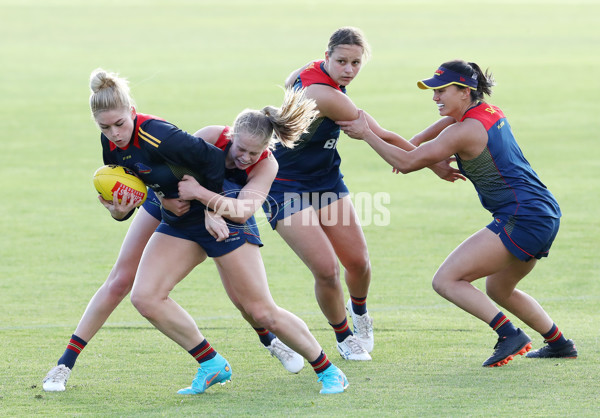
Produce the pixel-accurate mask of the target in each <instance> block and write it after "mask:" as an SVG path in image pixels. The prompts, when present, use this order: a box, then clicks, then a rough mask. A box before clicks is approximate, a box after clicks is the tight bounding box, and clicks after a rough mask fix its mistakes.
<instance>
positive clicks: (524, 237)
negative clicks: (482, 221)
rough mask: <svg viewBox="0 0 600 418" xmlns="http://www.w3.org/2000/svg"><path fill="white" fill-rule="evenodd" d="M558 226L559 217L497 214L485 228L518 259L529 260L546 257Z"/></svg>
mask: <svg viewBox="0 0 600 418" xmlns="http://www.w3.org/2000/svg"><path fill="white" fill-rule="evenodd" d="M559 226H560V219H559V218H552V217H549V216H536V217H532V216H497V217H495V218H494V220H493V221H492V222H491V223H490V224H489V225H487V228H488V229H489V230H490V231H492V232H493V233H495V234H496V235H498V236H499V237H500V239H501V240H502V243H503V244H504V246H505V247H506V249H507V250H508V251H510V252H511V253H512V254H513V255H515V256H516V257H517V258H518V259H519V260H522V261H529V260H531V259H532V258H534V257H535V258H537V259H540V258H542V257H548V253H549V252H550V247H551V246H552V242H554V238H556V234H558V228H559Z"/></svg>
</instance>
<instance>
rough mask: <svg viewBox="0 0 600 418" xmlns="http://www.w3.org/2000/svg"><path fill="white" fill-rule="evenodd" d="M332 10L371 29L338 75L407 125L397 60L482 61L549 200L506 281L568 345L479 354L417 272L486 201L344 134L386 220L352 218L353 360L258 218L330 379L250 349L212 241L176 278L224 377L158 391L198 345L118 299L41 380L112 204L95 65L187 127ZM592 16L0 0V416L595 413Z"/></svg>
mask: <svg viewBox="0 0 600 418" xmlns="http://www.w3.org/2000/svg"><path fill="white" fill-rule="evenodd" d="M296 3H298V5H296ZM300 3H301V4H300ZM344 25H353V26H359V27H361V28H362V29H363V30H364V32H365V33H366V35H367V37H368V39H369V41H370V43H371V46H372V48H373V58H372V61H371V62H369V63H368V64H367V65H366V66H365V67H364V68H363V70H362V73H361V74H360V75H359V77H358V78H357V79H356V80H355V81H354V82H353V83H352V84H351V85H350V87H349V89H348V91H349V95H350V96H351V97H352V98H353V100H354V101H355V103H356V104H357V105H358V106H360V107H363V108H365V109H366V110H368V111H369V113H371V114H372V115H373V116H375V117H376V118H377V119H378V121H379V122H380V124H381V125H382V126H384V127H386V128H388V129H390V130H394V131H396V132H398V133H400V134H402V135H404V136H405V137H409V138H410V137H411V136H412V135H413V134H415V133H416V132H418V131H419V130H421V129H422V128H424V127H425V126H427V125H428V124H429V123H431V122H432V121H433V120H435V118H436V116H437V111H436V109H435V106H434V105H433V102H432V101H431V93H430V92H423V91H420V90H418V89H417V88H416V80H418V79H420V78H425V77H429V76H430V75H431V74H433V71H434V70H435V69H436V68H437V66H438V65H439V64H440V63H441V62H443V61H447V60H449V59H454V58H464V59H467V60H469V61H475V62H477V63H479V64H480V65H481V66H482V67H483V68H486V67H489V68H490V69H491V70H492V71H493V72H494V73H495V76H496V80H497V84H498V85H497V86H496V88H495V91H494V95H493V96H492V99H491V102H492V103H494V104H496V105H498V106H500V107H501V108H502V109H503V110H504V111H505V113H506V115H507V116H508V118H509V121H510V122H511V125H512V128H513V130H514V131H515V133H516V135H517V139H518V140H519V142H520V145H521V147H522V149H523V150H524V153H525V155H526V156H527V158H528V159H529V161H530V162H531V163H532V165H533V167H534V168H535V170H536V171H537V172H538V174H539V175H540V176H541V178H542V180H543V181H544V183H545V184H546V185H547V186H548V187H549V188H550V190H552V192H553V193H554V194H555V196H556V197H557V199H558V201H559V203H560V204H561V208H562V211H563V214H564V216H563V219H562V225H561V231H560V234H559V236H558V238H557V241H556V242H555V245H554V246H553V248H552V253H551V256H550V257H549V258H548V259H546V260H543V261H542V262H540V263H539V264H538V266H537V267H536V268H535V270H534V271H533V272H532V273H531V274H530V276H529V277H528V278H527V279H525V280H524V281H523V283H522V286H521V289H523V290H525V291H527V292H529V293H530V294H532V295H533V296H534V297H536V298H537V300H538V301H540V303H541V304H542V305H543V306H544V307H545V309H546V310H547V311H548V312H549V314H550V315H551V316H552V318H553V319H554V320H555V322H556V323H557V324H558V326H559V327H560V328H561V330H562V331H563V332H564V333H565V335H566V336H567V337H568V338H573V339H574V340H575V341H576V343H577V348H578V349H579V352H580V357H579V359H577V360H574V361H534V360H526V359H523V358H518V359H515V360H514V361H513V362H511V363H510V364H509V365H508V366H506V367H502V368H499V369H484V368H482V367H481V363H482V361H483V360H485V359H486V358H487V356H489V355H490V353H491V351H492V347H493V345H494V343H495V338H494V335H495V334H494V333H493V332H492V331H491V330H490V329H489V328H488V327H487V326H486V325H485V324H483V323H481V322H480V321H478V320H476V319H474V318H472V317H470V316H469V315H467V314H466V313H464V312H462V311H460V310H459V309H458V308H456V307H455V306H454V305H452V304H450V303H449V302H447V301H445V300H444V299H442V298H441V297H439V296H438V295H437V294H436V293H435V292H434V291H433V290H432V289H431V285H430V280H431V277H432V275H433V273H434V272H435V270H436V268H437V267H438V266H439V264H440V263H441V262H442V261H443V260H444V258H445V257H446V255H447V254H448V253H449V252H450V251H451V250H452V249H453V248H454V247H455V246H456V245H457V244H458V243H460V242H461V241H462V240H463V239H464V238H465V237H467V236H468V235H469V234H471V233H473V232H474V231H476V230H478V229H479V228H481V227H482V226H483V225H485V224H486V223H487V222H488V219H489V214H487V213H486V212H485V211H484V210H483V209H482V208H481V207H480V205H479V202H478V200H477V197H476V195H475V193H474V191H473V187H472V186H471V185H470V184H468V183H462V182H461V183H460V184H458V183H457V184H449V183H446V182H442V181H439V180H438V179H437V178H436V177H435V176H434V175H433V174H432V173H431V172H427V171H423V172H418V173H413V174H410V175H407V176H401V175H400V176H394V175H393V174H391V171H390V169H389V167H388V166H387V165H386V164H385V163H384V162H383V161H382V160H380V159H379V158H378V157H377V155H376V154H375V153H374V152H373V151H371V150H370V149H369V148H368V147H367V146H366V144H362V143H360V142H358V141H354V140H350V139H347V138H345V137H344V139H343V140H342V141H340V145H339V148H340V152H341V153H342V156H343V165H342V170H343V172H344V173H345V179H346V181H347V184H348V185H349V187H350V189H351V190H352V191H353V192H355V193H358V192H365V193H369V194H375V193H378V192H385V193H389V196H390V203H389V204H388V205H387V208H388V209H389V211H390V214H391V216H390V220H389V224H387V225H385V226H378V225H374V224H372V223H371V224H368V222H365V223H366V225H365V227H364V229H365V234H366V236H367V240H368V242H369V250H370V254H371V260H372V264H373V274H374V276H373V282H372V286H371V292H370V294H369V310H370V311H371V314H372V316H373V317H374V320H375V330H376V334H375V338H376V345H375V350H374V352H373V361H372V362H370V363H360V364H357V363H348V362H343V361H342V360H341V359H340V358H339V356H338V355H337V350H336V348H335V340H334V337H333V333H332V331H331V329H330V327H329V326H328V325H327V323H326V320H325V319H324V317H323V316H322V314H321V313H320V310H319V309H318V306H317V304H316V301H315V298H314V294H313V281H312V277H311V275H310V274H309V272H308V270H307V269H306V268H305V267H304V265H303V264H302V263H301V262H300V261H299V260H298V259H297V258H296V257H295V256H294V255H293V254H292V252H291V250H289V248H287V247H286V246H285V245H284V244H283V242H282V240H281V239H280V238H279V236H278V235H277V234H276V233H274V232H272V231H270V230H268V229H266V228H262V229H261V232H262V235H263V240H264V242H265V247H264V248H263V251H262V254H263V258H264V260H265V264H266V267H267V271H268V274H269V281H270V286H271V291H272V293H273V295H274V298H275V300H276V301H277V302H278V303H279V304H280V305H281V306H283V307H285V308H287V309H289V310H291V311H292V312H294V313H296V314H298V315H299V316H300V317H302V318H303V319H304V320H305V321H306V322H307V324H308V325H309V327H310V328H311V330H312V331H313V332H314V335H315V337H316V338H317V339H318V340H319V342H320V343H321V344H322V346H323V347H324V349H325V351H326V352H327V353H328V354H329V356H330V358H331V359H332V360H333V361H334V362H335V363H336V364H337V365H338V366H340V367H341V368H342V369H343V370H344V371H345V373H346V375H347V376H348V378H349V380H350V387H349V388H348V389H347V391H346V393H344V394H342V395H338V396H321V395H319V394H318V390H319V388H320V385H319V384H318V383H317V382H316V378H315V375H314V373H313V372H312V371H311V370H310V367H308V365H307V367H306V368H305V369H304V370H303V371H302V372H301V373H300V374H298V375H290V374H288V373H287V372H285V371H284V370H283V369H282V368H281V367H280V365H279V363H278V362H277V360H275V359H273V358H271V357H270V356H268V353H267V352H266V350H264V349H262V348H261V347H260V345H259V344H258V340H257V338H256V335H255V333H254V332H253V331H252V330H251V329H250V328H249V327H248V326H247V325H246V324H245V323H244V322H243V321H242V320H241V318H240V315H239V313H238V312H237V311H236V310H235V308H234V307H233V305H232V304H231V303H230V302H229V300H228V299H227V297H226V295H225V292H224V290H223V289H222V286H221V284H220V281H219V278H218V275H217V273H216V269H215V268H214V266H213V264H212V262H211V261H207V262H206V263H204V264H203V265H201V266H199V267H198V268H197V269H196V270H195V271H194V272H193V273H192V274H191V275H190V276H189V277H188V278H187V279H186V280H184V281H183V282H182V283H181V284H180V285H179V286H178V287H177V288H176V289H175V291H174V293H173V297H174V299H175V300H177V301H178V302H179V303H180V304H181V305H182V306H183V307H185V308H186V309H187V310H188V311H189V312H190V314H191V315H192V316H193V317H194V318H195V319H196V321H197V323H198V326H199V327H200V328H201V329H202V332H203V333H204V334H205V335H206V336H207V338H208V339H209V341H210V342H211V344H212V345H213V346H214V347H215V348H216V349H217V350H218V351H219V352H221V353H222V354H224V355H225V356H226V357H227V358H228V360H229V361H230V362H231V364H232V367H233V370H234V379H233V381H232V382H231V383H229V384H228V385H226V386H223V387H221V386H218V387H213V388H211V389H209V390H208V391H207V393H205V394H204V395H202V396H196V397H181V396H178V395H176V393H175V392H176V390H177V389H179V388H181V387H185V386H187V385H189V383H190V381H191V379H192V377H193V375H194V373H195V364H194V362H193V360H192V359H191V358H190V356H189V355H188V354H187V353H185V352H184V351H183V350H182V349H181V348H179V347H178V346H177V345H176V344H175V343H173V342H172V341H170V340H168V339H167V338H166V337H164V336H163V335H162V334H161V333H160V332H158V331H157V330H155V329H154V328H153V327H152V326H151V325H150V324H149V323H148V322H147V321H146V320H144V319H143V318H142V317H141V316H140V315H139V314H138V313H137V311H136V310H135V309H134V308H133V307H132V306H131V303H130V302H129V300H127V299H126V300H125V301H124V303H122V304H121V306H119V307H118V309H117V310H116V311H115V312H114V314H113V315H112V316H111V317H110V319H109V321H108V323H107V324H106V326H105V327H104V328H103V329H102V330H101V331H100V332H99V333H98V334H97V336H96V337H95V338H94V339H93V340H92V341H91V342H90V343H89V344H88V346H87V348H86V349H85V351H84V352H83V353H82V355H81V356H80V358H79V360H78V362H77V365H76V367H75V368H74V370H73V374H72V375H71V378H70V380H69V384H68V388H67V391H66V392H64V393H46V392H43V390H42V388H41V381H42V378H43V377H44V376H45V374H46V372H47V371H48V370H49V369H50V368H51V367H52V366H53V365H55V363H56V360H57V359H58V357H59V356H60V355H61V354H62V352H63V350H64V348H65V346H66V343H67V340H68V338H69V336H70V335H71V333H72V332H73V330H74V329H75V326H76V325H77V322H78V320H79V318H80V316H81V314H82V313H83V311H84V309H85V306H86V304H87V302H88V301H89V299H90V298H91V296H92V295H93V294H94V292H95V291H96V289H97V288H98V287H99V286H100V284H101V283H102V282H103V281H104V280H105V278H106V275H107V274H108V272H109V270H110V268H111V266H112V264H113V262H114V260H115V258H116V255H117V252H118V248H119V245H120V243H121V240H122V238H123V236H124V234H125V231H126V228H127V224H128V223H125V224H121V223H117V222H114V221H112V220H111V219H110V217H109V216H108V215H107V213H106V211H105V209H104V208H103V207H102V206H101V205H100V204H99V203H98V202H97V199H96V193H95V191H94V189H93V186H92V181H91V175H92V173H93V172H94V171H95V169H96V168H98V167H99V166H100V165H101V154H100V146H99V141H98V137H99V135H98V131H97V128H96V127H95V125H94V123H93V121H92V119H91V117H90V114H89V109H88V104H87V99H88V95H89V88H88V77H89V74H90V72H91V71H92V70H93V69H94V68H96V67H103V68H106V69H109V70H113V71H118V72H120V73H121V74H123V75H125V76H127V77H128V78H129V79H130V81H131V85H132V92H133V95H134V97H135V98H136V101H137V107H138V110H139V111H141V112H144V113H151V114H155V115H159V116H161V117H164V118H166V119H167V120H169V121H171V122H173V123H176V124H177V125H178V126H179V127H181V128H182V129H185V130H188V131H192V132H193V131H195V130H196V129H198V128H200V127H202V126H205V125H209V124H227V123H231V122H232V121H233V119H234V118H235V116H236V115H237V113H238V112H239V111H241V110H242V109H244V108H246V107H251V108H262V107H263V106H265V105H267V104H275V105H277V104H279V103H280V101H281V96H282V94H281V90H280V89H279V88H278V86H279V85H282V84H283V79H284V78H285V76H286V75H287V74H288V73H289V72H290V71H292V70H293V69H295V68H297V67H299V66H301V65H303V64H305V63H306V62H308V61H309V60H311V59H315V58H319V57H321V56H322V55H323V52H324V50H325V48H326V44H327V40H328V37H329V35H330V34H331V33H332V32H333V31H334V30H335V29H337V28H338V27H340V26H344ZM599 27H600V2H599V1H591V0H590V1H577V0H574V1H568V0H564V1H537V0H524V1H502V2H501V1H486V0H483V1H466V0H457V1H455V2H444V1H441V0H424V1H416V0H415V1H393V0H387V1H386V0H371V1H356V0H348V1H343V2H342V1H331V0H320V1H316V0H307V1H304V2H291V1H290V2H287V1H266V0H254V1H242V0H232V1H193V0H173V1H169V2H162V1H156V0H148V1H142V0H124V1H116V0H112V1H111V0H109V1H103V2H92V1H68V0H62V1H61V0H0V39H2V41H1V42H0V57H1V58H0V62H2V71H1V75H0V114H1V115H2V116H1V121H2V129H1V131H0V132H1V133H0V135H1V145H2V149H3V152H2V153H1V154H0V182H1V187H2V191H3V197H2V199H1V200H0V208H1V210H2V217H1V218H0V231H1V233H2V240H1V241H0V259H1V261H2V262H1V263H0V343H1V344H0V416H36V415H39V416H101V415H106V416H201V415H217V416H260V415H264V416H415V417H417V416H419V417H420V416H456V417H458V416H525V415H527V416H540V417H542V416H543V417H546V416H565V415H566V416H574V417H575V416H576V417H581V416H597V415H598V414H599V413H600V409H599V407H598V401H597V396H598V393H599V392H600V384H599V383H598V382H599V380H600V360H599V358H600V349H599V344H600V341H599V337H598V321H599V320H600V313H599V306H600V273H599V271H600V263H599V262H598V259H597V257H596V251H597V248H598V244H599V243H600V240H599V239H598V233H599V226H600V220H599V218H598V216H597V214H598V210H597V207H598V205H599V204H600V197H599V194H598V191H599V190H600V176H599V174H598V173H600V152H599V151H600V146H599V144H598V131H599V129H598V128H600V126H599V125H600V124H599V119H598V109H599V107H598V97H597V96H598V92H599V91H600V84H599V82H598V72H599V71H600V56H599V55H598V53H597V51H598V45H600V31H599V30H598V28H599ZM368 219H369V217H368V215H365V220H368ZM514 322H515V323H516V324H517V325H519V326H524V325H523V324H522V323H520V322H519V321H518V320H517V319H516V318H514ZM525 330H526V332H527V333H528V334H529V335H530V336H531V337H533V338H534V348H537V347H539V346H540V345H541V343H542V339H541V337H540V336H539V335H537V334H535V333H534V332H533V331H532V330H531V329H528V328H527V327H525Z"/></svg>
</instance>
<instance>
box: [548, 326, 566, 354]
mask: <svg viewBox="0 0 600 418" xmlns="http://www.w3.org/2000/svg"><path fill="white" fill-rule="evenodd" d="M542 337H544V342H545V343H546V344H548V345H550V347H552V348H558V347H561V346H563V345H565V344H566V343H567V339H566V338H565V337H564V336H563V334H562V332H560V330H559V329H558V327H557V326H556V324H552V328H550V331H548V332H547V333H545V334H542Z"/></svg>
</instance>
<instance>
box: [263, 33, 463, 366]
mask: <svg viewBox="0 0 600 418" xmlns="http://www.w3.org/2000/svg"><path fill="white" fill-rule="evenodd" d="M368 56H369V45H368V43H367V40H366V39H365V37H364V35H363V33H362V32H361V31H360V30H359V29H357V28H353V27H344V28H341V29H338V30H336V31H335V33H333V35H332V36H331V37H330V39H329V44H328V47H327V51H326V52H325V59H323V60H317V61H313V62H310V63H309V64H308V65H305V66H304V67H302V68H300V69H298V70H296V71H294V72H292V73H291V74H290V76H289V77H288V78H287V80H286V86H293V87H294V88H296V89H304V90H305V91H306V95H307V97H309V98H312V99H314V100H315V102H316V103H317V108H318V110H319V118H318V119H317V120H316V121H315V122H314V123H313V124H312V125H311V127H310V129H309V132H308V133H306V134H304V135H303V137H302V138H301V140H300V142H299V144H298V145H297V146H296V147H294V148H286V147H284V146H282V145H281V144H277V145H276V147H275V150H274V151H273V154H274V155H275V158H276V159H277V162H278V163H279V171H278V173H277V176H276V178H275V181H274V182H273V185H272V187H271V190H270V192H269V196H270V197H271V198H272V199H270V200H269V202H267V203H266V204H265V212H266V213H267V214H270V218H269V221H270V224H271V226H272V228H273V229H275V230H276V231H277V232H278V233H279V235H280V236H281V237H282V238H283V239H284V241H285V242H286V243H287V244H288V245H289V246H290V247H291V248H292V249H293V250H294V252H295V253H296V254H297V255H298V257H300V259H301V260H302V261H303V262H304V263H305V264H306V266H307V267H308V268H309V269H310V271H311V272H312V274H313V276H314V279H315V294H316V298H317V302H318V304H319V306H320V308H321V311H322V312H323V314H324V315H325V317H326V318H327V321H328V322H329V324H330V325H331V327H332V328H333V330H334V332H335V336H336V340H337V347H338V350H339V352H340V354H341V355H342V357H343V358H345V359H348V360H370V359H371V356H370V354H369V352H371V350H372V349H373V344H374V336H373V324H372V323H373V321H372V319H371V317H370V316H369V314H368V311H367V294H368V291H369V285H370V282H371V265H370V261H369V254H368V250H367V243H366V240H365V237H364V234H363V231H362V229H361V226H360V224H359V223H358V218H357V216H356V212H355V210H354V207H353V205H352V201H351V200H350V197H349V196H348V193H349V192H348V188H347V187H346V185H345V184H344V181H343V180H342V177H343V176H342V173H341V171H340V163H341V158H340V155H339V154H338V151H337V149H336V147H337V141H338V139H339V135H340V129H339V126H337V125H336V124H335V122H334V121H336V120H353V119H356V118H358V114H359V113H358V109H357V108H356V106H355V105H354V103H353V102H352V100H350V98H348V96H347V95H346V88H347V86H348V85H349V84H350V83H351V82H352V80H354V78H355V77H356V76H357V75H358V73H359V71H360V69H361V67H362V65H363V62H364V61H365V60H366V59H367V58H368ZM368 118H369V125H370V126H371V128H372V129H373V130H374V131H375V132H377V133H378V135H379V136H380V137H381V138H383V139H385V140H386V141H388V142H390V143H393V144H395V145H397V146H399V147H402V148H404V149H412V148H414V146H413V145H411V144H410V143H408V142H407V141H405V140H404V139H403V138H402V137H400V136H399V135H397V134H395V133H393V132H390V131H387V130H385V129H383V128H381V127H380V126H379V125H378V124H377V122H376V121H375V119H373V118H372V117H370V116H368ZM432 168H433V169H434V171H435V172H436V173H437V174H438V175H439V176H440V177H442V178H446V179H448V180H450V181H453V180H454V179H456V178H457V172H458V171H457V170H456V169H453V168H452V167H450V166H449V165H448V164H445V163H438V164H437V165H436V166H434V167H432ZM458 177H460V175H458ZM340 262H341V264H342V266H343V267H344V269H345V281H346V285H347V287H348V291H349V294H350V299H349V300H348V303H347V305H346V309H347V310H348V312H349V313H350V315H351V316H352V323H353V329H354V333H353V332H352V330H351V329H350V328H349V326H348V322H347V318H346V311H345V308H344V307H345V304H344V292H343V290H342V286H341V283H340V271H339V270H340V269H339V263H340Z"/></svg>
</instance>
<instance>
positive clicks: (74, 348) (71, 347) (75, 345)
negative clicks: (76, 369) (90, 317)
mask: <svg viewBox="0 0 600 418" xmlns="http://www.w3.org/2000/svg"><path fill="white" fill-rule="evenodd" d="M86 345H87V342H86V341H84V340H82V339H81V338H79V337H78V336H77V335H75V334H73V335H71V339H70V340H69V343H68V344H67V349H66V350H65V352H64V353H63V355H62V357H61V358H59V359H58V364H64V365H65V366H67V367H68V368H69V369H72V368H73V366H75V362H76V361H77V356H79V353H81V351H82V350H83V349H84V348H85V346H86Z"/></svg>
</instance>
